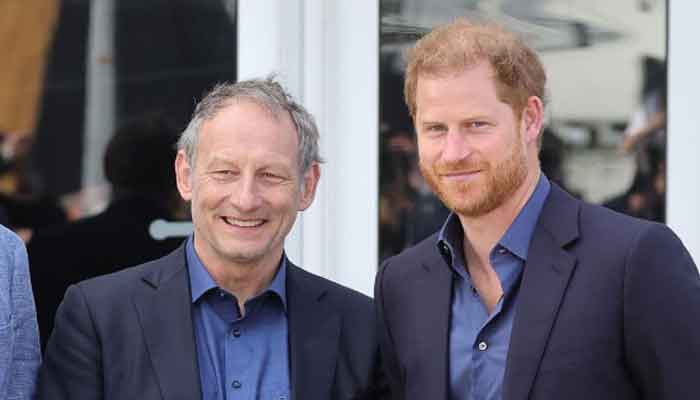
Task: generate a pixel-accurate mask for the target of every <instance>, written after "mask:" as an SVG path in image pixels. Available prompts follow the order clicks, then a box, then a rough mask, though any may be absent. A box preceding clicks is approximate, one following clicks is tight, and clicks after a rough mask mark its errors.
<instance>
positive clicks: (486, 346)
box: [479, 342, 489, 351]
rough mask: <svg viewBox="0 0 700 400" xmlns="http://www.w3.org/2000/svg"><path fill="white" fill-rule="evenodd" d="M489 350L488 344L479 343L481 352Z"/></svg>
mask: <svg viewBox="0 0 700 400" xmlns="http://www.w3.org/2000/svg"><path fill="white" fill-rule="evenodd" d="M488 348H489V345H487V344H486V342H479V350H480V351H486V349H488Z"/></svg>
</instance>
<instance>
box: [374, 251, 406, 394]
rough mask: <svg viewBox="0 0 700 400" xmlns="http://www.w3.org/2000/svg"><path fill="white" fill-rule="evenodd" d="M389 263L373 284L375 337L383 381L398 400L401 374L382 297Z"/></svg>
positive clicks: (400, 391)
mask: <svg viewBox="0 0 700 400" xmlns="http://www.w3.org/2000/svg"><path fill="white" fill-rule="evenodd" d="M389 261H390V260H387V261H386V262H385V263H384V264H383V265H382V266H381V267H380V268H379V272H378V273H377V277H376V279H375V282H374V304H375V309H376V313H375V314H376V319H377V320H376V325H377V337H378V338H379V347H380V350H381V358H382V367H383V370H384V375H385V379H386V380H387V381H388V383H389V387H390V390H391V398H392V399H394V400H400V399H403V398H404V394H403V389H404V388H403V383H402V381H403V379H402V376H403V374H402V372H401V370H400V367H399V361H398V358H397V357H396V349H395V348H394V341H393V338H392V335H391V330H390V326H389V324H388V322H387V319H386V314H387V313H390V312H391V311H390V310H387V309H386V305H385V297H384V296H385V294H386V293H385V285H386V282H385V280H386V271H387V269H388V267H389Z"/></svg>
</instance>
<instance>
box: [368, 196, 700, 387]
mask: <svg viewBox="0 0 700 400" xmlns="http://www.w3.org/2000/svg"><path fill="white" fill-rule="evenodd" d="M435 242H436V235H433V236H431V237H429V238H427V239H426V240H425V241H423V242H421V243H419V244H417V245H416V246H415V247H413V248H411V249H408V250H406V251H404V252H403V253H401V254H400V255H398V256H396V257H393V258H390V259H389V260H387V261H386V263H385V264H384V265H383V267H382V268H381V270H380V272H379V274H378V276H377V280H376V293H375V302H376V307H377V310H378V321H379V330H380V343H381V348H382V352H383V355H384V363H385V365H386V372H387V375H388V377H389V379H390V382H391V385H392V389H393V392H394V393H395V398H396V399H407V400H408V399H410V400H414V399H415V400H425V399H431V400H439V399H447V398H448V393H449V390H448V385H449V351H448V348H449V347H448V337H449V336H448V333H449V321H450V316H449V313H450V304H451V301H452V296H451V293H452V282H453V274H452V272H451V271H450V269H449V267H448V266H447V265H446V263H445V261H444V260H443V258H442V257H441V256H440V254H439V252H438V250H437V248H436V246H435ZM698 371H700V279H699V276H698V270H697V269H696V267H695V265H694V264H693V261H692V260H691V258H690V255H689V254H688V252H687V251H686V249H685V248H684V247H683V245H682V244H681V242H680V240H679V239H678V238H677V237H676V236H675V235H674V234H673V233H672V232H671V231H670V230H669V229H668V228H667V227H666V226H664V225H661V224H657V223H652V222H647V221H642V220H638V219H633V218H630V217H627V216H623V215H621V214H617V213H615V212H612V211H610V210H607V209H605V208H602V207H598V206H593V205H590V204H586V203H583V202H580V201H578V200H575V199H573V198H572V197H570V196H569V195H568V194H566V193H565V192H564V191H562V190H561V189H560V188H558V187H557V186H556V185H554V184H553V185H552V189H551V192H550V194H549V196H548V198H547V200H546V203H545V205H544V208H543V210H542V214H541V215H540V218H539V221H538V224H537V227H536V228H535V232H534V234H533V237H532V241H531V243H530V249H529V253H528V259H527V261H526V263H525V266H524V269H523V276H522V281H521V284H520V294H519V298H518V302H517V304H516V314H515V320H514V322H513V331H512V336H511V343H510V350H509V353H508V358H507V363H506V371H505V376H504V381H503V385H504V387H503V399H504V400H525V399H538V400H552V399H566V400H579V399H580V400H590V399H596V400H605V399H610V400H613V399H614V400H628V399H630V400H631V399H656V400H660V399H669V400H670V399H673V400H679V399H697V398H698V396H699V393H700V377H699V375H698Z"/></svg>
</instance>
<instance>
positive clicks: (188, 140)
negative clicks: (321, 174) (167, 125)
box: [177, 76, 323, 175]
mask: <svg viewBox="0 0 700 400" xmlns="http://www.w3.org/2000/svg"><path fill="white" fill-rule="evenodd" d="M240 101H251V102H253V103H255V104H257V105H259V106H261V107H264V108H265V109H266V110H267V111H269V112H270V113H271V114H272V115H273V116H274V117H275V118H278V117H279V116H280V115H281V114H282V113H285V112H286V113H288V114H289V116H290V117H291V119H292V121H293V122H294V126H295V128H296V131H297V137H298V139H299V140H298V141H299V149H298V160H299V172H300V174H302V175H303V174H304V173H306V172H307V171H308V170H309V168H310V167H311V165H312V164H313V163H314V162H316V163H322V162H323V159H322V158H321V156H320V154H319V148H318V139H319V134H318V128H317V127H316V121H315V120H314V117H313V115H311V113H309V112H308V111H307V110H306V109H305V108H304V107H303V106H302V105H301V104H299V103H297V102H296V101H295V100H294V99H293V98H292V96H291V95H290V94H289V93H287V91H286V90H285V89H284V87H282V85H281V84H279V83H278V82H277V81H276V80H275V78H274V77H273V76H270V77H268V78H265V79H250V80H245V81H240V82H236V83H229V82H225V83H219V84H217V85H216V86H215V87H214V88H213V89H212V90H211V91H209V92H208V93H207V94H205V95H204V98H202V100H200V102H199V103H197V106H196V107H195V109H194V113H193V114H192V119H191V120H190V122H189V123H188V124H187V128H185V130H184V131H183V132H182V134H181V135H180V139H179V140H178V142H177V148H178V150H183V151H184V153H185V157H186V158H187V162H188V164H190V165H191V166H193V167H194V162H195V155H196V153H197V151H196V150H197V141H198V136H199V130H200V128H201V127H202V124H203V123H204V122H206V121H209V120H211V119H213V118H214V117H215V116H216V114H217V113H218V112H219V111H221V110H222V109H224V108H225V107H227V106H229V105H231V104H235V103H236V102H240Z"/></svg>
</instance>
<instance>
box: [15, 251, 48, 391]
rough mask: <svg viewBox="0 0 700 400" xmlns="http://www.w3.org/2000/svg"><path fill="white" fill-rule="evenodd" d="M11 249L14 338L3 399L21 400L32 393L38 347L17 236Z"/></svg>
mask: <svg viewBox="0 0 700 400" xmlns="http://www.w3.org/2000/svg"><path fill="white" fill-rule="evenodd" d="M12 252H13V265H12V268H13V271H12V282H11V288H10V290H11V301H12V314H13V317H12V322H13V323H12V329H13V331H14V336H15V339H14V345H13V346H12V355H11V365H10V369H9V371H8V373H9V382H8V386H7V399H9V400H15V399H16V400H25V399H30V398H32V396H33V394H34V388H35V384H36V374H37V371H38V369H39V364H40V363H41V350H40V349H39V328H38V326H37V322H36V309H35V307H34V297H33V295H32V285H31V280H30V278H29V265H28V261H27V251H26V250H25V248H24V244H23V243H22V242H21V241H20V239H19V238H17V239H16V243H15V246H14V248H13V249H12Z"/></svg>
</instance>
